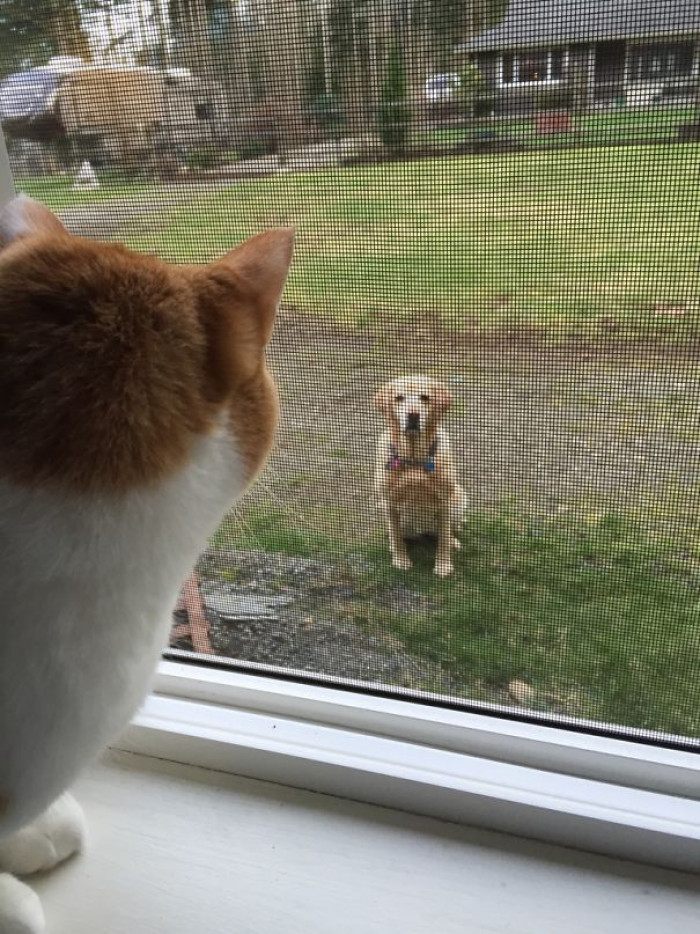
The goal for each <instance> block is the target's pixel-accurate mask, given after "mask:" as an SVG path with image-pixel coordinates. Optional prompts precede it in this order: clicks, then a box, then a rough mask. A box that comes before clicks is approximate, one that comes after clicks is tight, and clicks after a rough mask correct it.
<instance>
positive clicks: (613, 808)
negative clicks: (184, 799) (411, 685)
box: [118, 663, 700, 871]
mask: <svg viewBox="0 0 700 934" xmlns="http://www.w3.org/2000/svg"><path fill="white" fill-rule="evenodd" d="M156 687H157V689H158V693H156V694H154V695H152V696H151V697H150V698H149V699H148V701H147V703H146V704H145V706H144V708H143V710H142V711H141V713H140V714H139V715H138V717H137V718H136V719H135V721H134V723H133V724H132V726H131V727H130V728H129V729H128V730H127V732H126V733H125V735H124V736H123V737H122V738H121V740H120V741H119V743H118V747H119V748H120V749H122V750H126V751H130V752H135V753H140V754H143V755H149V756H155V757H157V758H159V759H165V760H171V761H174V762H179V763H184V764H188V765H198V766H203V767H205V768H209V769H215V770H217V771H220V772H225V773H231V774H238V775H243V776H247V777H250V778H258V779H263V780H266V781H273V782H277V783H280V784H283V785H289V786H293V787H297V788H302V789H311V790H314V791H322V792H325V793H328V794H332V795H336V796H339V797H343V798H349V799H353V800H357V801H364V802H367V803H372V804H379V805H384V806H389V807H395V808H400V809H401V810H404V811H409V812H413V813H415V814H422V815H426V816H430V817H438V818H441V819H445V820H449V821H453V822H456V823H461V824H465V825H471V826H478V827H482V828H487V829H490V830H497V831H503V832H506V833H512V834H516V835H518V836H522V837H528V838H533V839H538V840H544V841H548V842H550V843H556V844H560V845H565V846H569V847H574V848H578V849H581V850H588V851H591V852H597V853H601V854H607V855H610V856H615V857H618V858H624V859H632V860H638V861H643V862H647V863H650V864H653V865H657V866H663V867H666V868H671V869H680V870H686V871H697V870H698V869H700V802H699V801H698V800H697V799H698V795H699V794H700V781H699V779H700V758H699V757H698V756H697V754H695V753H692V752H685V751H676V750H669V749H664V748H658V747H651V746H642V745H639V744H636V743H628V742H623V741H620V740H612V739H608V738H605V737H600V736H591V735H588V734H581V733H572V732H568V731H561V730H555V729H551V728H547V727H544V726H539V725H537V724H524V723H516V722H512V721H507V720H503V719H499V718H493V717H487V716H482V715H476V714H471V713H465V712H461V711H454V710H445V709H441V708H437V707H428V706H424V705H421V704H415V703H411V704H407V703H405V702H401V701H396V700H392V699H384V698H375V697H368V696H360V695H355V694H353V693H348V692H342V691H339V690H329V689H326V688H320V687H314V686H308V685H306V686H305V685H300V684H291V683H286V682H277V681H274V680H272V679H267V678H260V677H256V676H253V675H241V674H235V673H228V672H220V671H214V670H206V669H200V670H199V671H198V672H197V673H196V677H195V678H193V672H192V668H189V667H187V666H184V665H176V664H172V663H165V664H164V665H162V666H161V672H160V675H159V680H158V683H157V685H156Z"/></svg>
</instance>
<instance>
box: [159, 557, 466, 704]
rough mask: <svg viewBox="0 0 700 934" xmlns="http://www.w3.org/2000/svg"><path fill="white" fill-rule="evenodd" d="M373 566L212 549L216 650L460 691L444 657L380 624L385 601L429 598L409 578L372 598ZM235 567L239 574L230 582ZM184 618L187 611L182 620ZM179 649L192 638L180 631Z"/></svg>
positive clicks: (408, 609)
mask: <svg viewBox="0 0 700 934" xmlns="http://www.w3.org/2000/svg"><path fill="white" fill-rule="evenodd" d="M364 570H365V569H364V568H363V567H362V566H361V559H357V563H355V564H354V566H349V567H348V566H346V567H344V568H341V567H338V566H335V565H333V564H330V563H323V562H319V561H316V560H311V559H308V558H299V557H290V556H287V555H281V554H269V553H266V552H262V551H217V552H209V553H208V554H207V555H205V556H204V557H203V559H202V561H201V562H200V575H201V580H202V584H201V591H202V595H203V598H204V601H205V604H206V606H207V616H208V618H209V621H210V624H211V641H212V646H213V648H214V651H215V652H216V653H217V654H218V655H223V656H227V657H229V658H235V659H238V660H241V661H248V662H257V663H259V664H264V665H270V666H274V667H279V668H290V669H296V670H298V671H309V672H312V673H314V674H325V675H328V676H336V677H342V678H349V679H352V680H357V681H363V682H380V683H382V684H387V685H393V686H396V687H403V688H410V689H413V690H423V691H433V692H436V693H443V694H455V693H457V690H458V689H457V686H456V685H455V683H454V682H453V681H452V680H451V679H450V678H449V677H448V676H447V675H446V674H445V672H444V671H442V669H441V668H440V667H439V666H438V665H434V664H433V663H432V662H429V661H428V660H425V659H420V658H417V657H416V656H414V655H411V654H410V653H408V652H406V650H405V649H404V647H403V646H402V645H401V643H400V642H399V641H398V640H396V639H394V638H393V637H392V636H391V634H390V633H387V632H381V631H377V630H373V629H372V624H371V617H372V611H373V609H374V608H375V607H376V606H377V605H378V604H379V605H381V606H383V607H384V608H386V609H388V610H390V611H393V612H403V613H429V610H430V606H429V603H428V601H427V600H426V598H425V597H423V596H422V595H421V594H418V593H415V592H414V591H412V590H411V589H410V587H408V586H406V585H404V584H393V585H388V586H386V587H384V588H382V589H380V590H379V591H378V592H377V591H375V592H373V593H372V595H371V597H369V596H368V593H367V588H366V586H363V584H362V583H361V574H362V572H363V571H364ZM231 575H235V581H232V582H227V581H226V580H225V577H226V576H231ZM229 614H235V616H236V617H237V618H235V619H234V618H231V617H230V616H229ZM181 620H182V614H178V615H177V616H176V620H175V622H180V621H181ZM358 620H362V622H358ZM172 647H173V648H180V649H185V650H191V647H192V646H191V642H190V641H189V639H181V640H179V641H178V642H175V643H173V645H172ZM460 693H463V689H462V691H461V692H460Z"/></svg>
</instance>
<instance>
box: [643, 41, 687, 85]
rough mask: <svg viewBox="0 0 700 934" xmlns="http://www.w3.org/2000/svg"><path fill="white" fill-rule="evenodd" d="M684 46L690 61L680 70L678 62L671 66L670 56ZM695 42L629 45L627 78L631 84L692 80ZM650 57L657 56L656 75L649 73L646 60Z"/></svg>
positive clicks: (677, 52)
mask: <svg viewBox="0 0 700 934" xmlns="http://www.w3.org/2000/svg"><path fill="white" fill-rule="evenodd" d="M684 47H685V49H686V51H687V52H689V53H690V56H689V58H690V62H689V67H688V68H687V71H680V70H679V69H678V63H676V64H675V65H674V66H671V63H670V61H669V59H670V57H671V56H675V55H677V54H679V53H680V50H681V49H683V48H684ZM696 54H697V43H695V42H692V41H690V40H688V41H682V40H676V41H670V42H655V43H638V44H634V45H632V46H631V47H630V49H629V52H628V55H629V59H630V62H629V72H630V75H629V80H630V83H632V84H671V83H674V82H683V81H692V80H693V78H694V77H695V59H696ZM652 57H656V58H658V60H659V62H660V70H659V73H658V75H654V74H652V73H651V71H650V69H649V68H648V62H649V60H650V59H651V58H652Z"/></svg>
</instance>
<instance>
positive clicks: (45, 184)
mask: <svg viewBox="0 0 700 934" xmlns="http://www.w3.org/2000/svg"><path fill="white" fill-rule="evenodd" d="M99 178H100V187H99V188H96V189H95V190H94V191H73V182H74V176H73V175H55V176H44V177H42V178H26V179H19V180H18V181H17V182H16V186H15V187H16V188H17V189H18V190H19V191H22V192H24V194H27V195H30V197H32V198H36V200H37V201H41V202H42V203H43V204H46V205H47V206H48V207H50V208H51V209H52V210H54V211H60V210H63V209H64V208H69V207H73V206H79V205H81V204H93V203H95V202H101V201H110V200H113V199H117V198H136V197H138V196H139V195H144V194H147V193H150V192H152V191H153V190H154V185H153V184H151V183H149V182H146V181H136V180H134V179H132V178H127V177H125V176H123V175H119V174H115V173H102V172H100V173H99Z"/></svg>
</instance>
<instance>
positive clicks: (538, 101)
mask: <svg viewBox="0 0 700 934" xmlns="http://www.w3.org/2000/svg"><path fill="white" fill-rule="evenodd" d="M572 103H573V102H572V94H571V91H567V90H564V89H562V88H545V89H544V90H542V91H539V92H538V94H537V97H536V98H535V106H536V107H537V109H538V110H569V108H570V107H571V105H572Z"/></svg>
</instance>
